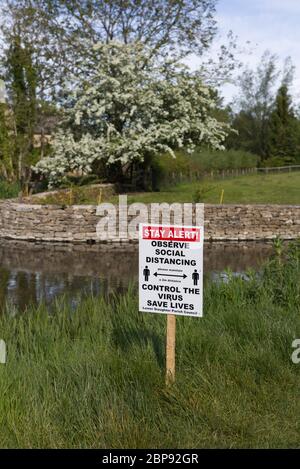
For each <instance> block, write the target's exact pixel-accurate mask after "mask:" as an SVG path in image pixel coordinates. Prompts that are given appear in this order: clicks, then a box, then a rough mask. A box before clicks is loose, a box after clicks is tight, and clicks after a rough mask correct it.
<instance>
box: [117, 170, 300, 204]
mask: <svg viewBox="0 0 300 469" xmlns="http://www.w3.org/2000/svg"><path fill="white" fill-rule="evenodd" d="M201 188H202V192H203V195H202V197H200V200H197V201H198V202H206V203H212V204H217V203H219V202H220V196H221V191H222V189H224V203H225V204H235V203H237V204H238V203H241V204H293V205H299V204H300V172H294V173H282V174H269V175H262V174H257V175H248V176H240V177H235V178H232V179H225V180H215V181H213V180H211V181H209V180H206V181H204V182H194V183H187V184H178V185H176V186H174V187H172V188H169V189H168V190H166V191H161V192H144V193H134V194H130V195H129V197H128V202H129V203H133V202H144V203H151V202H167V203H172V202H193V201H194V197H195V192H196V191H197V190H198V189H200V190H201ZM114 201H117V198H114Z"/></svg>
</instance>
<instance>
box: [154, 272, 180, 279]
mask: <svg viewBox="0 0 300 469" xmlns="http://www.w3.org/2000/svg"><path fill="white" fill-rule="evenodd" d="M158 275H160V276H161V277H182V278H187V275H185V274H183V275H174V274H159V273H157V272H155V274H154V277H157V276H158Z"/></svg>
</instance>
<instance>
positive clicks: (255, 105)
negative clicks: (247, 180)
mask: <svg viewBox="0 0 300 469" xmlns="http://www.w3.org/2000/svg"><path fill="white" fill-rule="evenodd" d="M293 71H294V67H293V65H292V64H291V61H290V59H289V58H288V59H286V61H285V65H284V68H283V69H282V70H280V69H279V66H278V63H277V58H276V56H275V55H274V54H271V53H270V52H269V51H266V52H265V53H264V55H263V56H262V58H261V62H260V63H259V65H258V67H257V69H256V70H251V69H249V68H246V69H245V70H244V72H243V73H242V74H241V75H240V76H239V80H238V85H239V88H240V94H239V96H238V97H237V98H236V100H235V103H234V109H235V110H236V112H234V113H233V118H232V126H233V128H234V129H236V130H237V131H238V134H231V135H230V136H229V138H228V140H227V145H228V146H229V147H232V148H236V149H244V150H247V151H250V152H252V153H255V154H258V155H260V156H261V157H262V159H266V158H268V157H270V156H272V155H273V156H275V155H276V153H274V151H275V152H276V150H275V148H274V145H276V142H275V141H274V142H273V145H272V143H270V139H271V140H272V138H273V137H272V134H273V136H274V130H275V129H274V130H272V127H274V125H275V124H274V122H273V124H272V122H271V120H272V119H273V120H274V118H275V116H274V114H273V117H271V116H272V113H273V112H274V108H276V106H278V99H277V104H276V89H277V88H278V83H279V88H280V89H281V90H283V89H285V90H288V88H289V86H290V84H291V82H292V78H293ZM275 112H276V111H275ZM286 131H288V132H290V130H288V129H287V127H285V130H284V132H286ZM298 134H299V129H298ZM286 138H287V139H288V140H290V138H289V137H288V136H287V137H286ZM270 144H271V147H272V151H271V149H270ZM278 151H279V150H278ZM272 152H273V153H272ZM286 156H290V155H286Z"/></svg>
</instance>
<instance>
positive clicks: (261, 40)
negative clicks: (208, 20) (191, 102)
mask: <svg viewBox="0 0 300 469" xmlns="http://www.w3.org/2000/svg"><path fill="white" fill-rule="evenodd" d="M216 19H217V21H218V26H219V31H220V34H219V38H218V39H217V42H219V43H220V44H221V43H222V38H224V37H225V36H226V33H227V32H228V31H229V30H232V31H233V34H234V35H236V36H238V44H239V45H241V46H243V45H246V43H247V41H250V46H248V52H243V53H242V54H241V55H240V59H241V60H242V62H243V63H245V64H248V65H249V66H250V67H251V68H252V67H253V68H255V66H256V64H257V63H258V61H259V59H260V57H261V56H262V54H263V52H264V51H265V50H266V49H269V50H270V51H271V52H272V53H275V54H277V55H278V57H279V63H280V62H281V65H282V63H283V61H284V59H285V58H286V57H287V56H291V58H292V62H293V64H294V65H295V66H296V71H295V78H294V86H293V90H292V94H293V95H294V96H295V98H296V99H297V101H299V100H300V0H218V3H217V15H216ZM223 42H224V41H223ZM250 50H251V53H249V52H250ZM192 62H193V63H192V64H191V65H192V66H196V62H197V59H195V58H194V59H192ZM222 92H223V95H224V96H225V98H226V101H230V100H231V98H232V96H233V95H234V94H236V92H237V90H236V89H235V87H233V86H232V85H226V86H225V87H223V89H222Z"/></svg>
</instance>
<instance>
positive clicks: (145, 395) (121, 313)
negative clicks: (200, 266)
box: [0, 247, 300, 448]
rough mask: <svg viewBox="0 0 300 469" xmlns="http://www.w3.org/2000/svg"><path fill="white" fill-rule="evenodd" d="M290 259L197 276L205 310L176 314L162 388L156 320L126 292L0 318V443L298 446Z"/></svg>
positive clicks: (298, 373) (294, 259) (297, 289)
mask: <svg viewBox="0 0 300 469" xmlns="http://www.w3.org/2000/svg"><path fill="white" fill-rule="evenodd" d="M299 260H300V256H299V250H298V251H297V250H296V249H295V247H294V248H293V249H291V253H290V257H289V260H288V261H287V263H286V264H285V263H283V261H282V259H281V258H278V259H277V260H274V261H272V262H271V263H270V264H269V265H268V266H267V267H266V268H265V271H264V273H263V274H262V277H261V278H258V277H257V276H256V275H254V274H252V275H250V279H249V281H245V280H243V279H241V278H231V277H230V275H229V281H228V283H211V282H208V283H207V284H206V286H205V298H204V311H205V315H204V317H203V318H200V319H195V318H178V319H177V345H176V346H177V380H176V384H175V385H174V386H173V387H170V388H166V387H165V384H164V358H165V356H164V355H165V352H164V350H165V324H166V317H165V316H163V315H151V314H146V313H144V314H142V313H138V306H137V298H136V294H135V292H134V290H132V291H129V292H128V294H126V295H125V296H122V297H118V298H117V297H116V298H112V297H111V298H110V301H105V300H104V299H96V298H90V299H88V300H86V301H84V302H83V303H82V304H81V305H80V306H79V308H78V309H77V310H75V311H74V310H71V309H70V308H69V306H67V305H66V303H64V302H61V303H58V304H57V305H56V307H55V308H54V311H52V312H51V314H49V313H48V312H47V310H46V308H45V307H44V306H42V305H40V307H39V308H38V309H37V310H36V309H34V308H33V309H29V310H28V311H26V312H25V313H23V314H20V315H17V316H15V315H12V314H10V313H9V311H8V313H7V314H3V315H1V316H0V330H1V338H3V339H4V340H5V341H6V344H7V348H8V362H7V364H6V365H0V375H1V376H0V395H1V399H0V442H1V443H0V445H1V447H3V448H21V447H22V448H23V447H25V448H29V447H34V448H36V447H38V448H45V447H54V448H67V447H68V448H69V447H71V448H76V447H78V448H83V447H87V448H99V447H100V448H202V447H210V448H211V447H230V448H237V447H251V448H252V447H263V448H275V447H276V448H278V447H284V448H292V447H299V446H300V424H299V415H300V399H299V379H300V364H299V365H296V364H293V362H292V360H291V354H292V352H293V348H292V341H293V340H294V339H295V338H300V283H299V276H300V262H299Z"/></svg>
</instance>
